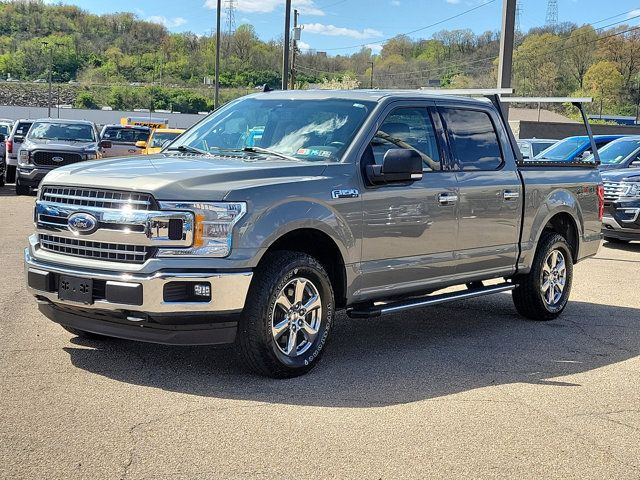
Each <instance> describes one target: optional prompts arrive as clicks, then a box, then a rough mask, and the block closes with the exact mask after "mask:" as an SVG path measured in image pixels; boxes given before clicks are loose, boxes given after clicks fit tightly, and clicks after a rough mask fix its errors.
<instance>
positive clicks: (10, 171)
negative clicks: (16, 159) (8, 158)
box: [4, 165, 16, 183]
mask: <svg viewBox="0 0 640 480" xmlns="http://www.w3.org/2000/svg"><path fill="white" fill-rule="evenodd" d="M4 180H5V182H6V183H13V182H15V181H16V166H15V165H7V170H6V171H5V172H4Z"/></svg>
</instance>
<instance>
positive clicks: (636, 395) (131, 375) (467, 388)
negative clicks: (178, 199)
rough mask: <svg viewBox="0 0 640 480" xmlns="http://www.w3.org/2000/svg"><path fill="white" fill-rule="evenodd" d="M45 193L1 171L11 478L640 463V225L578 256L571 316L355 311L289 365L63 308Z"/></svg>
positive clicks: (5, 459) (482, 471) (496, 300)
mask: <svg viewBox="0 0 640 480" xmlns="http://www.w3.org/2000/svg"><path fill="white" fill-rule="evenodd" d="M33 201H34V198H33V197H15V196H14V195H13V193H12V190H11V189H10V188H9V187H4V188H2V189H0V255H1V256H0V259H1V265H2V268H1V273H2V274H1V275H0V305H1V311H2V320H1V322H0V372H1V375H0V381H1V383H2V384H1V386H0V465H2V466H1V467H0V478H90V479H96V478H105V479H106V478H172V479H173V478H176V479H187V478H265V479H272V478H283V479H292V478H296V479H300V478H362V479H379V478H385V479H394V478H428V477H431V478H458V477H461V476H468V477H473V478H506V477H508V478H541V477H545V478H599V479H600V478H619V479H621V478H633V479H638V478H640V358H639V357H638V355H639V353H640V294H639V290H638V286H639V285H640V243H636V244H632V245H629V246H623V247H620V246H613V245H608V244H605V246H604V247H603V248H602V249H601V250H600V253H599V254H598V256H597V257H596V258H594V259H590V260H587V261H585V262H584V263H582V264H580V265H578V266H577V267H576V270H575V279H574V289H573V292H572V301H571V303H570V305H569V306H568V308H567V310H566V312H565V314H564V315H563V316H562V317H561V319H560V320H557V321H554V322H550V323H536V322H530V321H525V320H523V319H521V318H519V317H518V316H517V315H516V313H515V310H514V308H513V306H512V303H511V298H510V296H509V294H501V295H497V296H493V297H485V298H481V299H476V300H470V301H467V302H461V303H456V304H451V305H446V306H442V307H435V308H428V309H424V310H420V311H415V312H412V313H408V314H407V313H405V314H402V315H397V316H393V317H386V318H384V319H374V320H350V319H348V318H346V317H344V316H340V317H339V318H338V321H337V322H336V325H335V329H334V332H333V339H332V341H331V343H330V345H329V346H328V349H327V351H326V354H325V357H324V359H323V362H322V363H321V364H320V365H319V367H318V368H316V369H315V370H314V371H313V372H312V373H311V374H309V375H307V376H304V377H302V378H297V379H293V380H287V381H274V380H269V379H263V378H259V377H255V376H252V375H249V374H247V373H245V372H244V371H243V370H241V369H240V368H239V367H238V365H237V362H236V360H235V358H234V355H233V352H232V350H230V349H213V348H208V347H197V348H186V347H181V348H177V347H166V346H158V345H151V344H140V343H134V342H128V341H119V340H113V341H108V342H95V341H86V340H81V339H79V338H75V337H74V336H72V335H71V334H69V333H67V332H65V331H64V330H63V329H62V328H60V327H59V326H57V325H55V324H53V323H51V322H50V321H48V320H46V319H45V318H44V317H43V316H41V315H40V314H39V312H38V310H37V307H36V303H35V301H33V299H32V298H30V297H28V296H27V293H26V290H25V288H24V282H23V272H22V249H23V246H24V244H25V239H26V237H27V235H28V234H29V233H30V231H31V229H32V228H33V227H32V223H31V219H32V211H31V209H32V205H33Z"/></svg>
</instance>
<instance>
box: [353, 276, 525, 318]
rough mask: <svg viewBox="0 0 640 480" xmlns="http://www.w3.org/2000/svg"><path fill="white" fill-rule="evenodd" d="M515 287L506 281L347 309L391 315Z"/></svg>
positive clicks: (358, 313)
mask: <svg viewBox="0 0 640 480" xmlns="http://www.w3.org/2000/svg"><path fill="white" fill-rule="evenodd" d="M514 288H516V285H515V284H513V283H507V282H505V283H499V284H498V285H490V286H488V287H479V288H473V289H469V290H463V291H460V292H453V293H442V294H440V295H429V296H426V297H420V298H414V299H412V300H405V301H402V302H395V303H384V304H381V305H374V306H372V307H369V308H350V309H347V315H348V316H349V317H351V318H370V317H380V316H382V315H390V314H392V313H398V312H404V311H405V310H413V309H414V308H421V307H426V306H429V305H438V304H440V303H446V302H453V301H455V300H463V299H465V298H475V297H483V296H485V295H493V294H494V293H500V292H508V291H509V290H513V289H514Z"/></svg>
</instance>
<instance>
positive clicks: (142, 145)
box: [136, 140, 147, 148]
mask: <svg viewBox="0 0 640 480" xmlns="http://www.w3.org/2000/svg"><path fill="white" fill-rule="evenodd" d="M136 147H138V148H147V142H145V141H144V140H138V141H137V142H136Z"/></svg>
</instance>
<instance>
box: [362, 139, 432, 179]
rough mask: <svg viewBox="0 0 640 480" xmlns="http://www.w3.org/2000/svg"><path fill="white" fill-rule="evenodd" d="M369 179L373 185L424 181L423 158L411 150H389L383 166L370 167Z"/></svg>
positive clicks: (385, 155)
mask: <svg viewBox="0 0 640 480" xmlns="http://www.w3.org/2000/svg"><path fill="white" fill-rule="evenodd" d="M367 179H368V180H369V183H371V184H372V185H384V184H387V183H407V182H415V181H416V180H421V179H422V157H420V154H419V153H418V152H416V151H415V150H411V149H409V148H393V149H391V150H387V153H385V154H384V158H383V160H382V165H368V166H367Z"/></svg>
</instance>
